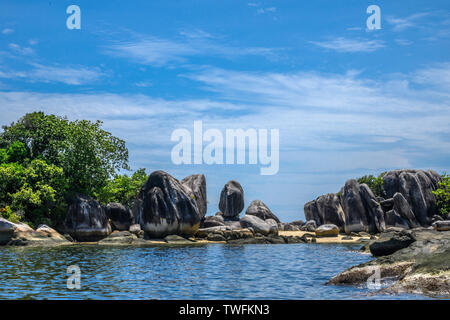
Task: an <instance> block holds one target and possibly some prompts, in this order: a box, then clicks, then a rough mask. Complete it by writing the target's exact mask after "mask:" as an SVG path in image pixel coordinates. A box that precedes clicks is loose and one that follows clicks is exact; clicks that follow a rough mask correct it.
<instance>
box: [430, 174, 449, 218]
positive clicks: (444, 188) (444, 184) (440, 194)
mask: <svg viewBox="0 0 450 320" xmlns="http://www.w3.org/2000/svg"><path fill="white" fill-rule="evenodd" d="M441 178H442V180H441V181H440V182H439V188H438V189H436V190H435V191H433V194H434V195H435V196H436V205H437V207H438V210H439V213H440V214H441V215H442V216H444V217H447V216H448V215H449V214H450V175H447V174H445V173H444V174H443V175H442V176H441Z"/></svg>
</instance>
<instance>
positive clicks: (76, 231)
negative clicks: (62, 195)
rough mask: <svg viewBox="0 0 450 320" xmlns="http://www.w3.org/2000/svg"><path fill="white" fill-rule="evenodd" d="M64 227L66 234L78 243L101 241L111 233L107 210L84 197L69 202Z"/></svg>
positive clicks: (96, 202) (79, 196)
mask: <svg viewBox="0 0 450 320" xmlns="http://www.w3.org/2000/svg"><path fill="white" fill-rule="evenodd" d="M64 226H65V229H66V231H65V232H66V233H68V234H69V235H70V236H71V237H72V238H74V239H76V240H78V241H99V240H101V239H103V238H105V237H107V236H108V235H109V234H110V233H111V226H110V225H109V222H108V217H107V216H106V212H105V208H104V207H103V206H102V205H100V203H99V202H98V201H97V200H95V199H92V198H90V197H87V196H84V195H77V196H75V197H73V198H72V199H70V200H69V208H68V210H67V215H66V219H65V222H64Z"/></svg>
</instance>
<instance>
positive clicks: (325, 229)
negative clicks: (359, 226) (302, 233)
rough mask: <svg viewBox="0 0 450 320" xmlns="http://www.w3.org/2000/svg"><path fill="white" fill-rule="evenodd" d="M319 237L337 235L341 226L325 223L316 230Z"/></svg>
mask: <svg viewBox="0 0 450 320" xmlns="http://www.w3.org/2000/svg"><path fill="white" fill-rule="evenodd" d="M315 233H316V236H318V237H337V236H338V235H339V228H338V226H336V225H334V224H323V225H321V226H319V227H318V228H317V229H316V230H315Z"/></svg>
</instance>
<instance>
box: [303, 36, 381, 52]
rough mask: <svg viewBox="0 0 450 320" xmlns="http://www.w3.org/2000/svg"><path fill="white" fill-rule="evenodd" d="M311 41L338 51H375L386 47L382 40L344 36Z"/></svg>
mask: <svg viewBox="0 0 450 320" xmlns="http://www.w3.org/2000/svg"><path fill="white" fill-rule="evenodd" d="M310 43H312V44H314V45H316V46H319V47H321V48H325V49H330V50H334V51H337V52H373V51H376V50H378V49H381V48H383V47H385V45H384V42H383V41H382V40H368V39H348V38H343V37H339V38H336V39H332V40H326V41H310Z"/></svg>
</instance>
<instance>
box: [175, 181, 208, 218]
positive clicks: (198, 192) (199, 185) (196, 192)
mask: <svg viewBox="0 0 450 320" xmlns="http://www.w3.org/2000/svg"><path fill="white" fill-rule="evenodd" d="M181 184H182V185H184V186H185V187H187V188H188V189H189V194H190V196H191V197H193V198H194V200H195V203H196V204H197V208H198V211H199V213H200V216H201V217H202V218H203V217H204V216H205V215H206V211H207V198H206V178H205V176H204V175H203V174H193V175H190V176H188V177H186V178H184V179H183V180H181Z"/></svg>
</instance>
